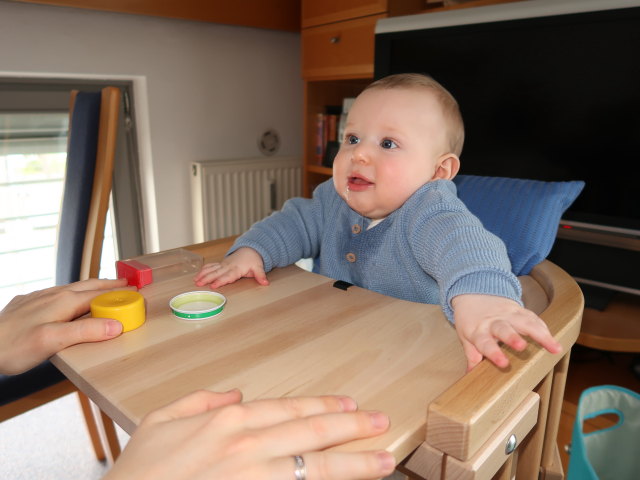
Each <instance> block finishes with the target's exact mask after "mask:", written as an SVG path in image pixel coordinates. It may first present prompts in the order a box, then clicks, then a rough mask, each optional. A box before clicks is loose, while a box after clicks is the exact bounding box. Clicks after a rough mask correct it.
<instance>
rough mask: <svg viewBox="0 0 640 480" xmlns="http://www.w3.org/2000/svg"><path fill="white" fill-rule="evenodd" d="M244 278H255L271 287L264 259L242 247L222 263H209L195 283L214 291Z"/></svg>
mask: <svg viewBox="0 0 640 480" xmlns="http://www.w3.org/2000/svg"><path fill="white" fill-rule="evenodd" d="M242 277H253V278H255V279H256V282H258V283H259V284H260V285H269V280H267V275H266V274H265V273H264V262H263V261H262V257H261V256H260V254H259V253H258V252H256V251H255V250H254V249H253V248H248V247H242V248H239V249H238V250H236V251H235V252H233V253H232V254H231V255H229V256H228V257H226V258H225V259H224V260H223V261H222V262H220V263H207V264H206V265H204V266H203V267H202V268H201V269H200V271H199V272H198V274H197V275H196V276H195V278H194V281H195V284H196V285H197V286H199V287H201V286H203V285H207V284H209V286H210V287H211V289H214V288H218V287H221V286H223V285H227V284H228V283H233V282H235V281H236V280H238V279H239V278H242Z"/></svg>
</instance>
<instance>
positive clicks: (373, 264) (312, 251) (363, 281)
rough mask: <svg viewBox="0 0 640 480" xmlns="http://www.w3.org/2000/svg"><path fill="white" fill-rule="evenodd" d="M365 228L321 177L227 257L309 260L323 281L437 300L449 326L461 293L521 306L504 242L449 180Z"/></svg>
mask: <svg viewBox="0 0 640 480" xmlns="http://www.w3.org/2000/svg"><path fill="white" fill-rule="evenodd" d="M369 223H370V220H369V219H368V218H366V217H363V216H362V215H359V214H358V213H356V212H354V211H353V210H352V209H351V208H350V207H349V206H348V205H347V204H346V203H345V202H344V200H342V198H340V197H339V196H338V194H337V193H336V191H335V188H334V186H333V181H332V180H328V181H326V182H324V183H322V184H321V185H319V186H318V187H317V188H316V190H315V191H314V194H313V198H311V199H306V198H293V199H290V200H288V201H287V202H285V204H284V206H283V208H282V210H280V211H278V212H275V213H273V214H272V215H270V216H269V217H267V218H265V219H264V220H261V221H260V222H257V223H256V224H254V225H253V226H252V227H251V228H250V229H249V230H248V231H247V232H246V233H245V234H243V235H242V236H240V237H239V238H238V239H237V240H236V242H235V243H234V245H233V246H232V247H231V249H230V250H229V253H232V252H233V251H235V250H237V249H238V248H240V247H250V248H253V249H254V250H256V251H257V252H258V253H259V254H260V255H261V256H262V258H263V260H264V268H265V271H266V272H269V271H270V270H271V269H273V268H274V267H284V266H287V265H291V264H292V263H295V262H297V261H298V260H299V259H301V258H313V259H314V271H315V272H317V273H320V274H322V275H325V276H327V277H330V278H333V279H336V280H343V281H346V282H349V283H352V284H354V285H358V286H360V287H363V288H367V289H369V290H373V291H376V292H379V293H383V294H385V295H390V296H393V297H397V298H401V299H404V300H410V301H414V302H422V303H430V304H438V303H440V304H441V306H442V309H443V311H444V313H445V315H446V316H447V318H448V319H449V320H450V321H453V310H452V308H451V299H452V298H453V297H455V296H456V295H459V294H463V293H479V294H487V295H498V296H502V297H507V298H510V299H513V300H515V301H517V302H519V303H520V304H522V302H521V300H520V297H521V293H522V292H521V287H520V283H519V282H518V279H517V278H516V276H515V275H514V274H513V273H512V272H511V264H510V262H509V258H508V257H507V251H506V248H505V246H504V243H503V242H502V241H501V240H500V239H499V238H498V237H496V236H495V235H493V234H492V233H490V232H488V231H487V230H486V229H485V228H483V226H482V224H481V222H480V221H479V220H478V219H477V217H475V216H474V215H473V214H471V213H470V212H469V210H467V208H466V206H465V205H464V204H463V203H462V201H461V200H460V199H458V197H457V196H456V187H455V184H454V183H453V182H451V181H449V180H435V181H432V182H429V183H427V184H425V185H423V186H422V187H421V188H420V189H418V191H416V192H415V193H414V194H413V195H412V196H411V197H410V198H409V199H408V200H407V201H406V202H405V203H404V205H402V207H400V208H399V209H397V210H395V211H394V212H392V213H391V214H390V215H389V216H388V217H386V218H385V219H384V220H383V221H382V222H380V223H379V224H377V225H375V226H374V227H372V228H371V229H369V230H367V227H368V225H369Z"/></svg>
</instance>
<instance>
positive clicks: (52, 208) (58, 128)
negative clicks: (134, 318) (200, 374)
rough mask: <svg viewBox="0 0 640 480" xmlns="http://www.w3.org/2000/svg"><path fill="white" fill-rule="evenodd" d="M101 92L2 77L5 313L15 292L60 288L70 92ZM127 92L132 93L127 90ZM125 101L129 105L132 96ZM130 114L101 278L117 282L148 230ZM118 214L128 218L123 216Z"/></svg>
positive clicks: (0, 217) (0, 286) (1, 291)
mask: <svg viewBox="0 0 640 480" xmlns="http://www.w3.org/2000/svg"><path fill="white" fill-rule="evenodd" d="M111 84H113V83H111ZM117 86H120V85H117ZM101 87H102V86H101V85H89V86H87V85H84V84H83V85H67V84H60V83H59V82H58V83H56V82H52V83H51V82H49V83H47V84H45V83H43V82H26V83H20V84H16V83H15V81H13V82H11V83H9V82H7V81H5V82H3V81H2V79H1V78H0V309H2V308H3V307H4V306H5V305H6V303H8V302H9V301H10V300H11V299H12V298H13V297H14V296H15V295H19V294H24V293H28V292H31V291H34V290H38V289H41V288H46V287H50V286H52V285H54V284H55V243H56V236H57V225H58V217H59V210H60V205H61V200H62V190H63V182H64V172H65V165H66V150H67V131H68V121H69V111H68V104H69V93H70V91H71V90H72V89H73V88H77V89H83V90H99V89H100V88H101ZM121 88H123V91H124V92H126V86H125V87H122V86H121ZM124 92H123V93H124ZM125 103H129V104H130V99H129V98H128V99H127V102H125ZM123 110H124V108H123ZM128 114H129V112H123V113H122V115H121V121H120V128H119V138H118V144H119V148H118V152H117V153H116V165H115V170H116V171H115V172H114V185H113V194H112V203H111V205H112V208H110V210H109V213H108V214H107V222H106V229H105V240H104V245H103V250H102V260H101V271H100V277H101V278H115V259H116V258H126V257H131V256H135V255H139V254H140V253H142V251H141V250H142V248H141V238H142V229H141V227H140V221H139V217H137V216H135V213H136V212H138V211H139V209H138V208H137V203H136V202H137V201H138V197H137V192H138V188H137V185H136V184H135V179H136V178H137V175H135V173H132V172H135V171H136V167H135V166H136V165H137V163H136V161H135V159H136V156H135V140H134V130H133V125H132V122H131V121H130V119H128V120H129V121H127V122H125V118H127V115H128ZM125 125H126V126H125ZM123 172H124V174H123ZM118 193H119V195H118ZM118 207H120V208H118ZM119 210H120V211H122V212H123V214H121V215H118V211H119ZM113 212H115V216H113V215H112V213H113ZM131 212H133V214H134V215H133V217H132V215H131ZM114 217H115V218H114ZM117 219H119V222H118V221H116V220H117ZM112 220H113V221H112ZM118 223H119V224H118ZM119 230H120V235H119V236H118V235H117V234H116V233H117V232H118V231H119ZM119 238H122V241H121V242H118V240H119ZM118 243H120V244H121V245H118ZM118 252H120V253H121V255H122V256H121V255H119V253H118Z"/></svg>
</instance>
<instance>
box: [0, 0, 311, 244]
mask: <svg viewBox="0 0 640 480" xmlns="http://www.w3.org/2000/svg"><path fill="white" fill-rule="evenodd" d="M9 72H25V73H29V74H31V73H33V74H46V75H50V76H52V77H55V76H56V75H60V76H66V75H80V76H83V75H84V76H87V77H91V78H95V77H96V76H104V77H105V78H109V77H123V76H124V77H137V78H139V79H140V78H143V82H142V83H143V84H144V83H146V94H147V98H141V99H140V98H138V99H137V100H138V101H140V102H141V103H140V105H141V107H143V106H144V103H146V104H147V105H148V120H147V121H148V125H147V126H145V125H139V129H140V131H141V132H142V134H143V135H144V134H145V133H146V134H148V136H149V140H150V141H149V142H147V144H146V147H145V142H144V141H143V145H142V147H143V149H145V148H146V149H147V150H149V151H148V153H149V154H150V157H149V158H150V159H151V163H152V170H153V171H152V178H151V179H149V181H150V184H151V186H152V188H151V190H153V189H155V197H156V205H155V206H156V209H155V210H156V211H157V231H158V236H159V245H158V247H159V248H160V249H167V248H174V247H178V246H181V245H186V244H189V243H192V241H193V239H192V225H191V197H190V191H189V171H188V165H189V162H191V161H193V160H204V159H213V158H242V157H257V156H260V155H261V154H260V153H259V151H258V148H257V139H258V137H259V135H260V134H261V133H262V132H263V131H264V130H265V129H267V128H275V129H276V130H277V131H278V132H279V133H280V137H281V141H282V145H281V147H280V151H279V152H278V154H277V155H301V152H302V80H301V79H300V36H299V35H298V34H295V33H289V32H279V31H270V30H262V29H255V28H245V27H235V26H226V25H219V24H211V23H204V22H191V21H183V20H172V19H163V18H155V17H144V16H137V15H126V14H115V13H105V12H94V11H89V10H79V9H72V8H64V7H49V6H41V5H28V4H16V3H11V2H1V1H0V76H2V75H3V73H4V74H5V75H8V74H9ZM143 122H144V119H143ZM145 130H146V132H145ZM148 171H149V169H147V170H146V172H147V173H148ZM153 210H154V209H153V208H151V209H150V211H151V212H153Z"/></svg>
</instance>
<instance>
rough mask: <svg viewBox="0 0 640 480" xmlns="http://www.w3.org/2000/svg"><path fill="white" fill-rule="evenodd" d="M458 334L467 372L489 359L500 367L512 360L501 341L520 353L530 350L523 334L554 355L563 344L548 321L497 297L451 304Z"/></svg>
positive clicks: (470, 298)
mask: <svg viewBox="0 0 640 480" xmlns="http://www.w3.org/2000/svg"><path fill="white" fill-rule="evenodd" d="M451 306H452V307H453V311H454V320H455V326H456V332H457V333H458V337H459V338H460V341H461V342H462V347H463V348H464V353H465V355H466V356H467V370H471V369H472V368H473V367H475V366H476V365H477V364H478V363H480V361H481V360H482V357H487V358H488V359H489V360H490V361H491V362H493V363H494V364H495V365H496V366H498V367H500V368H505V367H507V366H508V365H509V359H508V358H507V356H506V355H505V354H504V352H503V351H502V350H501V349H500V345H499V344H498V342H502V343H504V344H505V345H508V346H510V347H511V348H513V349H514V350H516V351H522V350H524V349H525V348H526V347H527V342H526V340H525V339H524V338H522V335H526V336H528V337H530V338H531V339H533V340H534V341H536V342H537V343H538V344H539V345H541V346H542V347H543V348H545V349H547V350H548V351H549V352H551V353H560V352H561V351H562V345H560V344H559V343H558V342H557V341H556V339H555V338H553V336H552V335H551V332H549V328H548V327H547V324H546V323H544V321H543V320H542V319H541V318H540V317H538V316H537V315H536V314H535V313H533V312H532V311H531V310H527V309H526V308H524V307H522V306H521V305H519V304H518V303H517V302H514V301H513V300H510V299H508V298H504V297H498V296H493V295H458V296H456V297H454V298H453V300H452V301H451Z"/></svg>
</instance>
